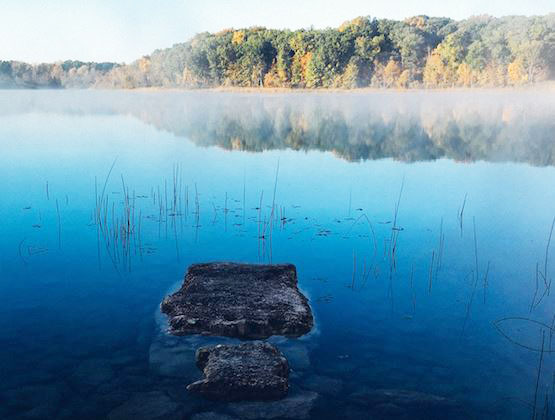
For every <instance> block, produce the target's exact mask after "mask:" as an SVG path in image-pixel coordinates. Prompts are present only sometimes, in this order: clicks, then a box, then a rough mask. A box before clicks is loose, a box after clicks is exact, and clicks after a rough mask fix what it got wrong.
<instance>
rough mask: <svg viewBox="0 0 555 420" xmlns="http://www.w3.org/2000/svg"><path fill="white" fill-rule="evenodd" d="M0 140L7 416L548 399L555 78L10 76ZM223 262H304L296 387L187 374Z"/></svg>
mask: <svg viewBox="0 0 555 420" xmlns="http://www.w3.org/2000/svg"><path fill="white" fill-rule="evenodd" d="M0 144H1V146H2V149H1V153H0V179H1V180H2V181H1V183H0V194H1V197H2V198H1V201H0V220H1V223H0V299H1V301H0V377H1V378H2V380H1V381H0V418H5V419H12V418H14V419H15V418H17V419H19V418H40V419H46V418H60V419H62V418H63V419H70V418H80V419H85V418H91V419H92V418H106V417H108V418H110V419H117V418H129V417H131V416H133V417H135V418H189V416H194V415H196V418H197V419H203V418H224V419H225V418H228V419H229V418H259V417H260V418H278V417H283V416H285V415H287V416H289V417H291V418H303V417H304V418H313V419H323V418H338V417H342V418H352V419H360V418H403V419H404V418H422V419H424V418H447V417H449V418H458V417H456V416H459V417H460V418H498V419H507V418H515V419H520V418H533V417H534V416H536V417H535V418H538V419H539V418H542V419H543V418H552V417H550V416H553V414H552V413H553V409H552V408H551V407H553V404H554V403H555V401H553V397H554V395H555V393H554V391H555V356H554V355H553V352H554V351H555V343H552V341H553V340H552V336H553V333H554V332H555V329H554V326H555V290H554V293H550V287H551V282H552V280H553V279H554V278H555V251H554V248H555V238H553V239H552V240H551V236H552V232H553V222H554V217H555V95H554V94H553V93H550V92H544V93H542V92H541V91H524V90H522V91H517V92H514V91H510V90H506V91H502V90H498V91H477V92H468V91H466V92H465V91H452V92H449V91H446V92H432V93H421V92H410V93H408V92H370V93H368V92H362V93H356V92H355V93H340V92H337V93H332V92H329V93H306V92H305V93H274V94H257V93H230V92H178V91H94V90H83V91H72V90H67V91H0ZM206 261H240V262H251V263H286V262H287V263H293V264H295V265H296V267H297V271H298V277H299V287H300V289H301V290H302V291H303V292H304V293H305V294H306V295H307V296H308V297H309V301H310V305H311V307H312V310H313V312H314V316H315V328H314V329H313V331H312V332H311V333H310V334H308V335H306V336H304V337H301V338H299V339H286V338H282V337H273V338H271V339H270V341H271V342H273V343H275V344H276V345H277V346H278V347H279V348H280V349H282V351H283V352H284V354H285V355H286V356H287V357H288V359H289V362H290V366H291V375H290V384H291V388H290V392H289V397H288V398H287V399H286V400H284V401H283V402H281V403H277V404H276V403H251V404H250V405H249V404H247V403H236V404H224V403H215V402H210V401H207V400H204V399H202V398H199V397H194V396H192V395H190V394H189V393H188V392H187V391H186V389H185V387H186V385H187V384H189V383H190V382H192V381H193V380H196V379H197V378H198V377H200V375H201V372H200V371H199V370H198V369H197V368H196V367H195V365H194V351H195V349H196V348H198V347H199V346H201V345H203V344H204V343H214V342H224V341H226V342H227V341H230V340H229V339H227V340H223V339H221V340H219V339H217V338H200V337H194V336H193V337H170V336H168V335H167V334H165V332H164V328H165V327H164V323H165V319H164V318H163V317H162V316H161V314H160V309H159V304H160V302H161V300H162V299H163V297H164V296H166V295H167V294H168V293H170V292H171V291H172V290H175V289H176V288H177V287H178V286H179V285H180V284H181V282H182V280H183V276H184V274H185V272H186V269H187V267H188V266H189V265H190V264H192V263H195V262H206ZM280 410H281V411H280ZM284 410H286V411H284ZM207 412H210V413H219V414H222V415H224V414H225V415H228V416H229V417H217V416H216V414H214V417H208V415H206V414H205V415H204V416H202V415H200V413H207ZM447 413H449V414H447ZM193 418H195V417H193Z"/></svg>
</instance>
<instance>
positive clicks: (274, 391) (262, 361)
mask: <svg viewBox="0 0 555 420" xmlns="http://www.w3.org/2000/svg"><path fill="white" fill-rule="evenodd" d="M197 366H198V367H199V368H200V369H201V370H202V371H203V372H204V379H202V380H200V381H197V382H193V383H192V384H190V385H189V386H187V389H188V390H189V391H191V392H194V393H198V394H200V395H202V396H205V397H207V398H210V399H215V400H222V401H240V400H276V399H280V398H283V397H284V396H285V395H286V394H287V391H288V389H289V381H288V379H289V365H288V364H287V360H286V359H285V357H284V356H283V354H281V353H280V351H279V350H278V349H277V348H276V347H274V346H273V345H271V344H269V343H264V342H253V343H243V344H235V345H222V344H219V345H217V346H213V347H201V348H200V349H198V350H197Z"/></svg>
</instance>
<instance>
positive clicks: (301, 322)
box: [161, 263, 314, 339]
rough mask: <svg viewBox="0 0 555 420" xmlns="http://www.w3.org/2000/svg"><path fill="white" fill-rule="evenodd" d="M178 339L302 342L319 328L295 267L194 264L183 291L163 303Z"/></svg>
mask: <svg viewBox="0 0 555 420" xmlns="http://www.w3.org/2000/svg"><path fill="white" fill-rule="evenodd" d="M161 309H162V312H164V313H166V314H168V316H169V332H170V333H172V334H175V335H185V334H207V335H220V336H228V337H238V338H242V339H262V338H268V337H270V336H272V335H285V336H290V337H298V336H301V335H303V334H306V333H308V332H309V331H310V330H311V329H312V326H313V324H314V320H313V317H312V312H311V310H310V306H309V305H308V300H307V299H306V297H305V296H304V295H303V294H302V293H301V292H300V291H299V289H298V288H297V271H296V269H295V266H294V265H292V264H285V265H254V264H234V263H208V264H194V265H191V266H190V267H189V270H188V272H187V275H186V276H185V281H184V283H183V286H182V287H181V289H180V290H179V291H177V292H176V293H174V294H172V295H170V296H167V297H166V298H165V299H164V300H163V301H162V304H161Z"/></svg>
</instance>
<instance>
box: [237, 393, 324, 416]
mask: <svg viewBox="0 0 555 420" xmlns="http://www.w3.org/2000/svg"><path fill="white" fill-rule="evenodd" d="M317 399H318V394H317V393H315V392H310V391H303V392H299V393H298V394H295V395H291V396H288V397H287V398H285V399H283V400H280V401H271V402H260V401H257V402H240V403H232V404H230V405H229V410H230V411H231V412H232V413H233V414H235V415H236V416H238V417H240V418H241V419H247V420H251V419H252V420H254V419H298V420H304V419H308V418H310V411H311V410H312V408H313V407H314V404H315V402H316V400H317Z"/></svg>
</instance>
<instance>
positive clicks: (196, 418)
mask: <svg viewBox="0 0 555 420" xmlns="http://www.w3.org/2000/svg"><path fill="white" fill-rule="evenodd" d="M191 420H237V418H236V417H231V416H228V415H227V414H221V413H216V412H214V411H207V412H204V413H198V414H193V415H192V416H191Z"/></svg>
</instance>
